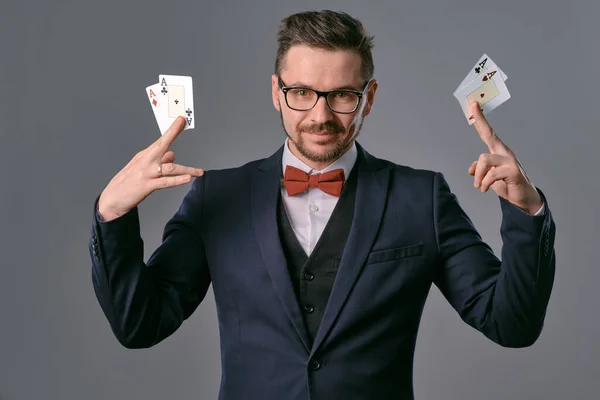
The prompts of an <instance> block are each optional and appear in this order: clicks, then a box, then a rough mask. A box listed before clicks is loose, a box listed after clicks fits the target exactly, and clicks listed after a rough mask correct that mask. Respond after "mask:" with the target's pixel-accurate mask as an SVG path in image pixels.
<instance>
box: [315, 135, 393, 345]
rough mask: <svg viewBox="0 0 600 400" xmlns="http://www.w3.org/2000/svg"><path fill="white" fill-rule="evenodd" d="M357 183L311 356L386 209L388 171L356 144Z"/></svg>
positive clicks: (339, 306) (360, 265) (358, 269)
mask: <svg viewBox="0 0 600 400" xmlns="http://www.w3.org/2000/svg"><path fill="white" fill-rule="evenodd" d="M356 146H357V150H358V158H357V162H358V164H357V167H358V182H357V187H356V200H355V206H354V218H353V220H352V226H351V228H350V235H349V237H348V241H347V242H346V247H345V248H344V252H343V254H342V259H341V261H340V265H339V268H338V271H337V274H336V278H335V282H334V284H333V288H332V290H331V295H330V298H329V301H328V303H327V307H326V308H325V312H324V314H323V318H322V320H321V324H320V326H319V330H318V332H317V335H316V337H315V341H314V344H313V347H312V352H311V355H312V354H313V353H314V352H315V351H316V350H317V349H318V348H319V346H320V345H321V344H322V342H323V340H324V339H325V337H326V335H327V334H328V333H329V331H330V330H331V328H332V326H333V323H334V322H335V320H336V318H337V316H338V315H339V313H340V311H341V309H342V306H343V305H344V303H345V301H346V299H347V298H348V295H349V294H350V291H351V290H352V287H353V286H354V283H355V282H356V279H357V278H358V276H359V274H360V272H361V270H362V268H363V266H364V263H365V261H366V259H367V256H368V255H369V252H370V250H371V247H372V245H373V242H374V240H375V237H376V235H377V232H378V231H379V225H380V223H381V218H382V216H383V211H384V209H385V205H386V199H387V192H388V184H389V174H390V169H389V168H384V167H385V165H384V164H383V163H382V162H381V161H379V160H378V159H377V158H375V157H373V156H371V155H370V154H369V153H367V152H366V151H365V150H364V149H363V148H362V146H360V145H359V144H358V142H356Z"/></svg>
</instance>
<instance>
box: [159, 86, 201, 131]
mask: <svg viewBox="0 0 600 400" xmlns="http://www.w3.org/2000/svg"><path fill="white" fill-rule="evenodd" d="M158 82H159V85H160V87H161V90H160V93H161V95H160V98H161V99H162V108H164V110H163V114H162V115H163V121H164V122H165V123H166V124H167V125H168V126H171V124H172V123H173V121H175V119H176V118H177V117H178V116H180V115H181V116H183V117H185V120H186V122H187V123H186V127H185V128H184V130H186V129H193V128H194V126H195V119H196V118H195V115H194V91H193V85H192V77H191V76H178V75H159V78H158Z"/></svg>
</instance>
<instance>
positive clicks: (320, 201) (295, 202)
mask: <svg viewBox="0 0 600 400" xmlns="http://www.w3.org/2000/svg"><path fill="white" fill-rule="evenodd" d="M288 146H289V138H286V140H285V146H284V149H283V157H282V168H283V173H285V167H286V165H291V166H293V167H296V168H299V169H301V170H302V171H304V172H306V173H308V174H311V175H312V174H316V173H323V172H327V171H331V170H332V169H336V168H342V169H343V170H344V176H345V177H346V179H348V175H350V171H351V170H352V167H354V163H355V162H356V157H357V150H356V143H352V147H351V148H350V149H349V150H348V151H346V152H345V153H344V154H343V155H342V156H341V157H340V158H338V159H337V160H336V161H335V162H333V163H332V164H331V165H329V166H328V167H326V168H325V169H323V170H321V171H317V170H314V169H312V168H311V167H309V166H308V165H306V164H305V163H304V162H302V161H300V160H299V159H298V157H296V156H295V155H294V154H292V152H291V151H290V149H289V147H288ZM281 198H282V200H283V205H284V207H285V210H286V212H287V215H288V219H289V221H290V225H291V226H292V229H293V231H294V233H295V234H296V238H297V239H298V242H299V243H300V245H301V246H302V248H303V249H304V251H305V252H306V255H310V253H311V252H312V251H313V249H314V248H315V245H316V244H317V241H318V240H319V238H320V237H321V234H322V233H323V230H324V229H325V226H326V225H327V222H328V221H329V217H331V214H332V212H333V209H334V208H335V205H336V204H337V201H338V200H339V197H336V196H332V195H330V194H327V193H325V192H323V191H322V190H321V189H319V188H309V189H308V190H307V191H306V192H304V193H300V194H297V195H295V196H288V194H287V191H286V190H285V187H284V186H283V179H282V180H281ZM543 211H544V204H542V207H541V208H540V209H539V210H538V212H537V213H535V215H539V214H541V213H542V212H543Z"/></svg>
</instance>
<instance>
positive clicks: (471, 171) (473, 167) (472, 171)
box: [468, 161, 477, 176]
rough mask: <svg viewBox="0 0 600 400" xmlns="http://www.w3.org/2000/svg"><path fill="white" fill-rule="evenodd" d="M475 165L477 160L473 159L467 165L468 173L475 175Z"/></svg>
mask: <svg viewBox="0 0 600 400" xmlns="http://www.w3.org/2000/svg"><path fill="white" fill-rule="evenodd" d="M476 166H477V161H473V163H472V164H471V165H470V166H469V170H468V172H469V175H471V176H473V175H475V167H476Z"/></svg>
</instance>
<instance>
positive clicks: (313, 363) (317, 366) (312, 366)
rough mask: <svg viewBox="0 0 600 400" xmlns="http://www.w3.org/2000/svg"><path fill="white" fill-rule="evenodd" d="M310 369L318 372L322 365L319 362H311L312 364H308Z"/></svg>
mask: <svg viewBox="0 0 600 400" xmlns="http://www.w3.org/2000/svg"><path fill="white" fill-rule="evenodd" d="M308 368H310V369H311V370H313V371H316V370H318V369H319V368H321V363H320V362H319V360H310V362H309V363H308Z"/></svg>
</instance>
